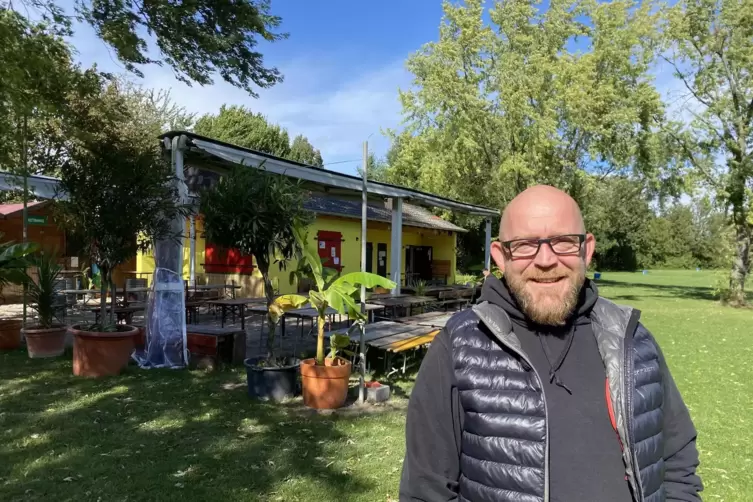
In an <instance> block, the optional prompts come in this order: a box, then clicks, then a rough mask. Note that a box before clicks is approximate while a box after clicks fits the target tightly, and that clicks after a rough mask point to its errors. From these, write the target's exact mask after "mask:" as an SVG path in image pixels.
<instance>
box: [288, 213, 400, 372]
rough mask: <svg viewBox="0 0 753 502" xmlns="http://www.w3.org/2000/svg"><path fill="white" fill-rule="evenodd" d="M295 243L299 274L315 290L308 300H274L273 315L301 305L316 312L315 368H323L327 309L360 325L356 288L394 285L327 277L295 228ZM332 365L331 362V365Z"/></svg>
mask: <svg viewBox="0 0 753 502" xmlns="http://www.w3.org/2000/svg"><path fill="white" fill-rule="evenodd" d="M295 233H296V239H297V241H298V242H299V244H300V246H301V249H302V254H303V256H302V258H301V261H300V262H299V271H300V270H306V271H308V272H309V274H310V276H311V278H312V279H313V280H314V283H315V285H316V289H315V290H311V291H309V293H308V296H303V295H285V296H282V297H280V298H278V299H277V300H275V302H274V305H275V310H276V312H277V314H276V315H282V313H284V311H286V310H290V309H293V308H298V307H300V306H301V305H303V304H306V303H310V304H311V306H312V307H313V308H315V309H316V311H317V313H318V316H317V337H316V364H317V365H318V366H323V365H324V358H325V352H324V324H325V319H326V313H327V308H332V309H334V310H336V311H337V312H338V313H340V314H348V316H349V317H350V318H351V319H356V320H358V321H363V320H364V319H365V315H364V314H363V313H362V312H361V309H360V307H359V305H358V304H357V303H356V299H355V298H354V296H355V293H356V292H358V290H359V287H360V286H364V287H366V288H374V287H377V286H379V287H383V288H387V289H392V288H394V287H395V283H394V282H392V281H390V280H389V279H386V278H384V277H382V276H379V275H376V274H372V273H369V272H351V273H349V274H345V275H342V276H338V275H336V274H333V273H331V270H330V269H326V268H324V267H323V266H322V260H321V258H320V257H319V255H318V253H317V250H316V248H314V247H313V246H312V245H310V244H309V243H308V241H307V239H306V234H305V230H304V229H303V228H300V227H298V228H296V229H295ZM340 342H341V340H340V341H338V344H337V345H338V347H337V348H342V343H340ZM333 364H334V361H333Z"/></svg>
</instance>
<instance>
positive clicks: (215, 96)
mask: <svg viewBox="0 0 753 502" xmlns="http://www.w3.org/2000/svg"><path fill="white" fill-rule="evenodd" d="M66 2H67V4H66ZM63 6H64V8H66V9H67V10H68V11H69V12H70V11H72V0H65V1H64V2H63ZM272 11H273V13H274V14H276V15H278V16H280V17H282V19H283V24H282V26H281V28H280V30H279V31H282V32H288V33H289V34H290V36H289V38H288V39H286V40H282V41H279V42H276V43H272V44H269V43H263V44H262V45H261V50H262V52H263V54H264V55H265V63H266V64H267V65H270V66H276V67H278V68H279V69H280V70H281V71H282V73H283V75H284V77H285V80H284V82H283V83H281V84H278V85H276V86H274V87H273V88H271V89H259V90H258V94H259V98H257V99H254V98H252V97H250V96H249V95H248V94H247V93H245V92H244V91H242V90H240V89H237V88H234V87H232V86H230V85H229V84H226V83H225V82H223V81H222V80H221V79H219V81H216V82H215V84H214V85H212V86H206V87H202V86H199V85H197V84H194V85H193V86H192V87H189V86H187V85H185V84H183V83H181V82H178V81H177V80H176V79H175V78H174V76H173V73H172V70H171V69H170V68H169V67H159V66H156V65H151V66H146V67H144V68H143V72H144V79H142V80H140V83H141V84H142V85H144V86H146V87H151V88H160V89H169V90H170V91H171V94H172V97H173V99H174V100H175V101H176V102H178V103H179V104H181V105H182V106H184V107H185V108H186V109H188V110H189V111H192V112H196V113H198V114H203V113H208V112H209V113H214V112H217V110H219V108H220V105H222V104H223V103H228V104H238V105H245V106H247V107H249V108H251V109H252V110H254V111H257V112H261V113H263V114H264V115H266V116H267V117H268V118H269V120H271V121H272V122H275V123H279V124H281V125H282V126H283V127H285V128H287V130H288V132H289V134H290V135H291V137H293V136H295V135H297V134H304V135H305V136H307V137H308V138H309V140H310V141H311V142H312V144H313V145H314V146H315V147H317V148H319V149H320V150H321V151H322V156H323V158H324V161H325V165H327V167H329V168H331V169H334V170H338V171H342V172H347V173H355V172H356V169H357V167H358V166H359V165H360V157H361V148H362V146H361V145H362V142H363V141H364V140H366V139H367V138H368V141H369V146H370V150H371V151H373V152H374V153H375V154H377V155H378V156H381V155H384V153H385V152H386V151H387V149H388V148H389V142H388V140H387V139H386V138H385V137H384V135H383V134H382V130H384V129H385V128H396V127H399V126H400V122H401V120H402V116H401V108H400V103H399V102H398V89H407V88H408V87H410V84H411V75H410V74H409V73H408V72H407V71H406V70H405V66H404V63H405V60H406V59H407V58H408V56H409V55H410V54H412V53H413V52H415V51H417V50H418V49H420V47H421V46H422V45H423V44H425V43H427V42H429V41H433V40H437V38H438V32H439V25H440V22H441V19H442V2H441V0H381V1H378V2H358V1H355V2H354V1H352V0H350V1H345V0H304V1H283V0H272ZM72 43H73V45H74V46H75V47H76V49H77V52H78V54H77V58H78V60H79V61H80V62H82V63H83V64H85V65H91V64H92V63H97V65H98V66H99V67H100V69H103V70H106V71H111V72H114V73H124V72H125V69H124V68H123V66H122V65H121V64H119V63H118V62H117V59H116V58H115V56H114V54H113V53H112V52H111V51H110V50H108V48H107V46H106V45H105V44H104V43H103V42H101V41H100V40H99V39H98V38H97V37H96V35H95V34H94V32H93V30H92V29H91V28H90V27H89V26H88V25H81V24H79V25H77V26H76V27H75V36H74V38H73V40H72ZM657 87H658V88H659V90H660V91H661V92H662V94H663V95H664V96H665V97H669V98H672V99H670V101H677V93H678V91H680V87H679V86H678V82H677V81H676V80H675V79H673V78H672V76H671V71H670V69H669V68H668V67H666V65H664V67H660V68H659V69H658V70H657ZM673 96H674V97H673ZM675 104H676V103H675Z"/></svg>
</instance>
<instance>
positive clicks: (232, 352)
mask: <svg viewBox="0 0 753 502" xmlns="http://www.w3.org/2000/svg"><path fill="white" fill-rule="evenodd" d="M134 327H136V328H139V332H138V333H137V334H136V336H134V337H133V345H134V348H135V349H137V350H144V349H146V332H145V329H144V327H143V326H134ZM186 339H187V342H188V352H189V353H190V354H191V355H192V356H195V357H196V358H197V359H203V358H208V359H211V360H212V361H213V362H215V363H216V362H224V363H228V364H243V360H244V359H245V358H246V333H245V331H242V330H240V329H238V328H220V327H218V326H206V325H201V324H192V325H187V326H186Z"/></svg>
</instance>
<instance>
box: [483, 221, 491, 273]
mask: <svg viewBox="0 0 753 502" xmlns="http://www.w3.org/2000/svg"><path fill="white" fill-rule="evenodd" d="M491 249H492V220H491V218H487V219H486V235H485V239H484V268H486V269H487V270H488V271H489V272H491V271H492V267H491Z"/></svg>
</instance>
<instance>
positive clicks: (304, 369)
mask: <svg viewBox="0 0 753 502" xmlns="http://www.w3.org/2000/svg"><path fill="white" fill-rule="evenodd" d="M333 362H334V360H333V359H330V358H326V359H325V360H324V366H317V365H316V360H315V359H313V358H312V359H304V360H303V361H301V383H302V387H303V404H305V405H306V406H308V407H310V408H316V409H320V410H331V409H334V408H339V407H341V406H342V405H343V404H345V399H347V397H348V379H349V378H350V370H351V364H350V361H347V360H345V359H342V358H337V365H333Z"/></svg>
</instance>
